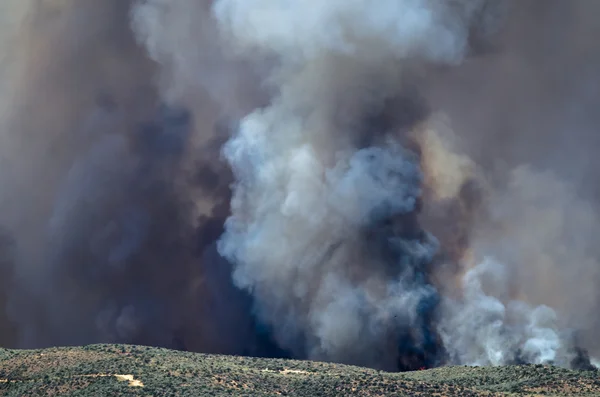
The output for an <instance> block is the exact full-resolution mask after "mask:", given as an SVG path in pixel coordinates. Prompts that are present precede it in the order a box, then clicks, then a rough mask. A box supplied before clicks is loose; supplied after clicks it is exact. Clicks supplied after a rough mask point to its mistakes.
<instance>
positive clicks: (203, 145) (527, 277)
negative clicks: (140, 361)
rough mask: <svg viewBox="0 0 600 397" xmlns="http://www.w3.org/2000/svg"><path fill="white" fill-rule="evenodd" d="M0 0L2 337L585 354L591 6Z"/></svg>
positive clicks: (402, 359) (420, 359) (581, 357)
mask: <svg viewBox="0 0 600 397" xmlns="http://www.w3.org/2000/svg"><path fill="white" fill-rule="evenodd" d="M5 3H6V4H3V5H2V6H1V7H2V8H0V18H4V15H10V16H11V17H10V18H6V21H4V19H2V20H0V22H2V24H1V25H0V53H1V54H2V55H1V56H2V57H1V58H0V76H1V78H0V127H1V130H0V131H1V132H0V163H1V168H0V230H1V231H2V233H1V234H0V305H2V307H3V308H5V310H4V311H3V312H2V314H1V315H0V344H2V345H5V346H18V347H39V346H50V345H66V344H86V343H94V342H127V343H139V344H148V345H157V346H167V347H172V348H178V349H187V350H192V351H203V352H213V353H228V354H253V355H271V356H282V355H288V354H289V355H291V356H293V357H297V358H307V359H318V360H328V361H337V362H345V363H352V364H361V365H368V366H372V367H376V368H383V369H391V370H406V369H417V368H420V367H430V366H436V365H444V364H475V365H498V364H511V363H522V362H531V363H549V362H552V363H556V364H559V365H564V366H571V367H577V368H588V367H589V366H590V361H593V359H590V356H591V357H595V356H600V351H598V348H599V347H598V346H597V343H596V340H595V338H594V335H595V332H596V331H597V330H598V327H599V325H600V324H598V323H597V321H596V320H595V316H593V310H594V308H595V305H596V303H597V302H598V296H597V293H596V291H597V288H596V283H597V281H598V277H597V272H598V271H600V264H598V259H597V258H599V257H600V252H597V248H596V244H594V237H593V236H595V235H596V234H597V233H596V232H597V230H596V229H597V227H598V226H597V224H598V222H597V218H598V212H597V207H598V205H597V203H598V197H597V194H598V190H597V186H598V184H597V183H596V182H595V181H594V179H593V178H594V174H593V171H592V170H593V169H595V165H596V164H595V161H596V160H594V158H595V157H594V156H593V154H594V153H593V152H594V148H595V144H596V141H595V139H596V138H595V136H596V135H595V128H594V127H595V125H597V123H596V118H597V117H598V116H597V114H596V113H597V112H595V106H594V105H595V103H596V99H597V98H596V93H595V90H594V89H593V87H594V86H595V85H597V84H598V83H599V82H600V80H599V79H598V78H599V77H600V76H598V73H597V70H600V69H598V67H597V66H600V65H599V61H600V51H598V50H597V49H596V48H595V44H594V41H593V40H591V39H590V37H594V32H596V30H598V29H600V23H598V22H597V21H596V19H594V18H593V17H591V16H592V15H595V14H594V12H595V8H596V6H595V5H594V4H592V2H586V0H574V1H571V2H564V1H559V0H519V1H517V0H515V1H512V0H511V1H505V2H496V1H486V0H451V1H450V0H449V1H446V2H440V1H437V0H380V1H378V2H376V3H373V2H367V1H365V0H343V1H342V0H331V1H326V2H324V1H316V0H315V1H308V2H307V1H303V2H300V1H295V2H294V1H292V2H286V3H285V4H284V3H282V2H280V1H277V0H267V1H265V0H262V1H255V0H216V1H208V0H207V1H193V0H175V1H173V0H170V1H167V0H146V1H141V0H140V1H125V0H106V1H102V2H98V1H95V0H65V1H58V0H45V1H35V0H7V1H6V2H5ZM5 22H6V23H5Z"/></svg>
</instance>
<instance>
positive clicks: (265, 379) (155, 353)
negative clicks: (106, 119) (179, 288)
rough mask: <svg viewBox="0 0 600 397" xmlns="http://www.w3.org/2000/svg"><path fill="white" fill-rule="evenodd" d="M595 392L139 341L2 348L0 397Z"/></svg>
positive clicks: (553, 372) (474, 371) (583, 379)
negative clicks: (219, 352)
mask: <svg viewBox="0 0 600 397" xmlns="http://www.w3.org/2000/svg"><path fill="white" fill-rule="evenodd" d="M515 394H516V395H522V394H525V395H573V394H577V395H600V378H599V376H598V372H596V371H568V370H564V369H559V368H555V367H549V366H511V367H496V368H475V367H445V368H438V369H433V370H426V371H417V372H408V373H386V372H379V371H374V370H370V369H365V368H359V367H353V366H346V365H337V364H325V363H317V362H309V361H291V360H272V359H261V358H248V357H231V356H215V355H205V354H196V353H185V352H178V351H171V350H167V349H158V348H150V347H141V346H129V345H92V346H85V347H69V348H52V349H45V350H5V349H0V395H1V396H19V397H20V396H194V397H200V396H252V397H254V396H306V397H319V396H416V395H422V396H495V395H500V396H502V395H515Z"/></svg>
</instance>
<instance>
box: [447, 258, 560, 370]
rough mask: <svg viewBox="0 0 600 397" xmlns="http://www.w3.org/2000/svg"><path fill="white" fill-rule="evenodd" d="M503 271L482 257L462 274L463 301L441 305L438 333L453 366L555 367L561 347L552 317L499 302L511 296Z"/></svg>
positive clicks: (518, 304)
mask: <svg viewBox="0 0 600 397" xmlns="http://www.w3.org/2000/svg"><path fill="white" fill-rule="evenodd" d="M504 271H505V268H504V266H503V265H502V264H500V263H498V262H497V261H495V260H493V259H492V258H485V259H484V261H483V262H482V263H480V264H479V265H477V266H476V267H474V268H473V269H471V270H469V271H468V272H467V273H466V275H465V277H464V280H463V283H464V284H463V287H464V297H463V299H462V300H461V301H460V302H454V301H447V302H445V307H444V308H443V309H442V312H443V318H442V320H441V322H440V334H441V336H442V340H443V341H444V346H446V349H447V350H448V353H449V355H450V361H451V362H454V363H456V364H469V365H506V364H514V363H518V362H527V363H536V364H548V363H554V362H556V360H557V358H558V353H559V352H560V349H561V348H562V347H563V341H562V340H561V337H560V336H559V333H558V331H557V324H556V313H555V312H554V310H552V309H551V308H549V307H547V306H544V305H542V306H538V307H535V308H532V307H530V306H529V305H527V304H526V303H524V302H520V301H509V302H508V303H507V304H505V303H503V302H502V300H501V299H502V298H505V297H506V296H508V295H509V294H508V291H507V290H506V289H507V286H508V279H507V276H506V274H503V273H504ZM484 281H487V283H488V285H487V287H488V288H491V289H492V290H493V291H494V294H493V295H488V294H486V292H485V290H484V287H483V284H484ZM490 284H491V285H490ZM559 364H563V365H568V364H569V363H568V362H567V363H565V362H562V363H559Z"/></svg>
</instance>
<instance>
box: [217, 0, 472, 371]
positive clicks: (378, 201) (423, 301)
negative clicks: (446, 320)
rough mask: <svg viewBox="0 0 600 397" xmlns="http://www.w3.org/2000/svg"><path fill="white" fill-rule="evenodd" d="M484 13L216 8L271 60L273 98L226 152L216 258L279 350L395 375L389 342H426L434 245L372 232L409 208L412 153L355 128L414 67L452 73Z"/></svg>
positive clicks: (242, 46)
mask: <svg viewBox="0 0 600 397" xmlns="http://www.w3.org/2000/svg"><path fill="white" fill-rule="evenodd" d="M481 4H483V3H481V2H473V1H468V2H466V1H465V2H460V1H457V2H444V3H442V2H435V1H414V0H407V1H394V0H390V1H382V2H378V3H376V4H374V3H367V2H366V1H360V0H356V1H333V2H312V3H311V4H307V3H306V2H286V3H282V2H279V1H234V0H221V1H217V2H216V3H215V6H214V10H215V15H216V16H217V18H218V20H219V22H220V23H221V26H222V30H223V32H224V34H225V35H226V37H227V39H228V40H229V42H230V43H231V45H232V46H233V48H234V49H236V50H237V51H240V52H242V53H248V52H252V51H258V52H260V53H264V54H267V55H271V56H274V57H275V58H276V61H275V63H276V64H277V66H276V68H275V71H274V73H273V75H272V76H273V78H272V79H271V80H270V83H272V84H274V85H275V86H276V87H277V90H276V91H277V92H278V94H277V95H276V96H275V97H274V98H273V100H272V102H271V104H270V105H269V106H267V107H266V108H264V109H257V110H256V111H254V112H253V113H251V114H250V115H248V116H246V117H245V118H244V119H243V120H242V121H241V125H240V128H239V130H238V132H237V134H236V135H235V136H234V137H233V138H232V139H231V141H230V142H229V143H228V144H227V145H226V147H225V151H224V154H225V157H226V158H227V160H228V161H229V162H230V164H231V166H232V168H233V170H234V174H235V176H236V179H237V182H236V184H235V186H234V188H233V193H234V197H233V200H232V216H231V218H230V219H229V220H228V221H227V224H226V232H225V235H224V236H223V239H222V241H221V244H220V251H221V253H222V254H223V255H224V256H226V257H227V258H229V259H230V260H231V261H233V262H234V264H235V265H236V269H235V272H234V280H235V281H236V283H237V285H238V286H240V287H242V288H245V289H247V290H249V291H251V292H252V293H253V296H254V298H255V302H256V305H257V311H258V315H259V317H260V318H261V319H262V320H263V321H265V322H266V323H268V324H269V325H270V326H271V327H273V328H274V329H275V334H276V337H277V340H278V342H279V343H280V344H281V345H282V346H284V347H286V348H288V349H290V350H293V351H294V350H295V351H297V352H298V351H299V352H300V354H302V351H305V352H306V354H307V355H308V357H310V358H318V359H327V360H336V361H345V362H353V363H361V364H368V365H374V366H383V367H393V366H394V365H395V363H394V360H397V357H396V355H397V354H398V353H397V351H396V350H394V348H393V347H392V348H390V347H391V346H394V345H395V344H396V346H397V345H398V344H400V345H402V344H407V345H411V348H414V349H416V350H418V351H427V349H428V348H429V347H428V344H435V342H433V341H432V340H431V338H432V336H431V335H429V333H430V330H429V329H428V327H429V324H425V323H424V322H427V320H426V319H427V318H428V317H429V316H430V313H428V311H429V309H428V308H427V307H428V306H429V307H431V306H434V305H435V303H434V302H435V301H436V299H437V293H436V291H435V288H434V287H433V286H432V285H431V284H430V283H429V282H428V281H427V280H426V277H425V276H424V271H425V270H424V269H425V268H424V267H425V266H426V265H427V264H428V263H430V262H431V261H432V259H433V257H434V255H435V253H436V251H437V242H436V241H435V239H434V238H432V237H430V236H427V235H426V234H421V236H420V237H417V236H414V235H413V236H410V235H406V234H403V233H402V232H399V231H398V230H396V231H395V230H394V229H393V227H391V229H386V227H384V226H382V222H385V221H389V220H393V219H395V218H397V217H399V216H403V215H406V214H411V213H414V212H415V211H416V210H417V208H416V204H417V200H418V199H419V196H420V194H421V192H420V185H421V184H422V178H421V172H420V169H419V161H418V158H417V157H416V156H415V155H413V154H411V153H410V152H409V151H407V150H405V149H403V148H402V146H401V145H400V143H399V142H395V141H394V139H393V138H392V137H391V135H390V136H388V137H387V138H384V139H381V140H380V142H375V141H373V142H374V143H373V145H372V146H370V147H365V148H361V147H359V146H357V145H358V140H359V139H360V137H361V134H363V133H364V132H363V131H361V130H360V128H359V125H360V122H361V117H364V112H365V111H367V112H368V111H373V109H377V108H380V107H381V106H382V105H383V102H384V100H385V99H387V98H389V97H392V96H394V95H397V94H399V93H401V92H402V90H403V87H404V86H403V82H404V79H405V78H409V76H410V73H411V72H410V69H411V67H412V66H414V65H418V66H422V65H427V64H431V63H434V64H436V63H439V64H450V63H457V62H459V61H460V60H461V59H462V57H463V56H464V55H465V52H466V50H467V39H468V34H469V29H470V28H471V18H472V16H473V15H474V13H475V11H477V9H478V6H480V5H481ZM375 111H376V110H375ZM391 132H392V131H385V130H383V131H376V130H371V131H367V132H366V134H367V136H369V135H370V136H371V138H373V137H376V136H377V135H382V134H389V133H391ZM369 233H370V234H371V235H369ZM403 334H411V336H412V338H413V339H412V340H411V341H403V340H402V337H403V336H402V335H403ZM395 349H397V347H396V348H395ZM424 354H425V353H424ZM428 359H430V360H435V358H433V359H432V358H428Z"/></svg>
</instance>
